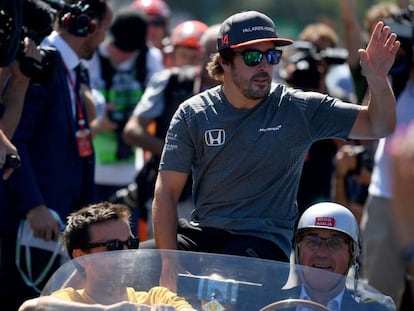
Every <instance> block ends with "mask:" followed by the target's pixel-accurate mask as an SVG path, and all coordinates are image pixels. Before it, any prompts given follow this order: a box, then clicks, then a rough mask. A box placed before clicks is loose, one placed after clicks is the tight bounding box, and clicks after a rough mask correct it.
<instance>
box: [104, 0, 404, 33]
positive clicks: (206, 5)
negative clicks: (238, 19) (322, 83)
mask: <svg viewBox="0 0 414 311" xmlns="http://www.w3.org/2000/svg"><path fill="white" fill-rule="evenodd" d="M165 2H166V3H167V4H168V5H169V7H170V9H171V11H172V16H171V21H170V28H171V29H172V28H174V26H176V25H177V24H178V23H180V22H182V21H184V20H188V19H197V20H201V21H204V22H205V23H206V24H209V25H211V24H215V23H221V22H222V21H224V19H226V18H227V17H228V16H230V15H232V14H234V13H236V12H239V11H246V10H257V11H261V12H263V13H265V14H267V15H268V16H270V17H272V18H273V21H274V22H275V24H276V27H277V32H278V34H279V36H282V37H283V36H284V37H289V38H292V39H296V37H297V35H298V34H299V33H300V31H301V30H302V29H303V28H304V26H305V25H307V24H309V23H314V22H319V21H323V22H325V23H327V24H330V25H332V27H333V28H334V29H335V30H336V31H337V33H338V34H339V35H340V37H343V36H342V33H343V29H342V28H343V26H342V23H341V18H340V12H339V4H338V0H227V1H226V0H198V1H197V0H196V1H189V0H165ZM380 2H396V1H395V0H382V1H381V0H358V1H357V9H358V16H359V17H360V21H362V20H363V16H364V12H365V11H366V9H367V8H369V7H370V6H371V5H373V4H375V3H380ZM112 3H113V7H114V9H117V8H119V7H122V6H125V5H129V3H131V0H112Z"/></svg>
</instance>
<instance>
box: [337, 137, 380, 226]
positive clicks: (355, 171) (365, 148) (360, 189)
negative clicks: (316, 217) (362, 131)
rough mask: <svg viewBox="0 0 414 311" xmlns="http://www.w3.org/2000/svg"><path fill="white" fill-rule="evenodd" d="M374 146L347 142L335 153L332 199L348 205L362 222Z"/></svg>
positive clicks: (358, 220)
mask: <svg viewBox="0 0 414 311" xmlns="http://www.w3.org/2000/svg"><path fill="white" fill-rule="evenodd" d="M373 153H374V146H369V145H368V144H364V145H352V144H346V145H343V146H342V147H340V148H339V150H338V152H337V153H336V155H335V163H334V164H335V171H334V176H333V182H332V193H333V195H332V197H333V198H332V199H333V200H334V201H335V202H336V203H340V204H342V205H344V206H346V207H348V208H349V209H350V210H351V212H352V213H353V214H354V216H355V218H356V219H357V222H358V224H359V223H360V222H361V217H362V208H363V206H364V204H365V200H366V198H367V196H368V186H369V184H370V182H371V173H372V167H373Z"/></svg>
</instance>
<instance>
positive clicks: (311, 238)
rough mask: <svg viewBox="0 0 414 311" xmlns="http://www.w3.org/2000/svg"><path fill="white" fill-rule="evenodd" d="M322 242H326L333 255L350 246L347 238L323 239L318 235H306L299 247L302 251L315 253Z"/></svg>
mask: <svg viewBox="0 0 414 311" xmlns="http://www.w3.org/2000/svg"><path fill="white" fill-rule="evenodd" d="M322 241H325V242H326V246H327V247H328V249H329V251H330V252H332V253H335V252H338V251H341V250H344V249H345V248H347V247H348V245H349V241H348V240H347V239H346V238H342V237H339V236H334V237H329V238H322V237H319V236H317V235H305V236H303V237H302V239H301V240H300V241H299V243H298V246H299V248H301V249H306V250H309V251H315V250H316V249H318V247H319V246H320V245H321V243H322Z"/></svg>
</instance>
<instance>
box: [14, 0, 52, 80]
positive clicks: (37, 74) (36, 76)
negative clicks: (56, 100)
mask: <svg viewBox="0 0 414 311" xmlns="http://www.w3.org/2000/svg"><path fill="white" fill-rule="evenodd" d="M56 13H57V12H56V10H54V9H53V8H52V7H51V6H50V5H49V4H48V3H46V2H43V1H40V0H24V1H23V18H22V27H21V35H20V45H19V48H18V51H17V55H16V59H17V60H18V61H19V64H20V70H21V72H22V73H23V74H25V75H26V76H28V77H30V78H31V79H32V81H33V82H39V83H47V82H48V81H50V80H51V79H52V78H53V77H54V76H55V74H56V68H57V67H56V64H57V61H58V57H59V54H58V52H57V51H56V49H54V48H44V47H41V48H40V54H41V60H40V61H37V60H35V59H34V58H31V57H26V56H25V54H24V38H26V37H28V38H30V39H31V40H33V41H34V43H35V44H36V45H39V44H40V43H41V41H42V40H43V39H44V38H45V37H46V36H48V35H49V34H50V33H51V32H52V30H53V23H54V20H55V17H56Z"/></svg>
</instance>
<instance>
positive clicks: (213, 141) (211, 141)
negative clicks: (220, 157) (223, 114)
mask: <svg viewBox="0 0 414 311" xmlns="http://www.w3.org/2000/svg"><path fill="white" fill-rule="evenodd" d="M204 139H205V140H206V145H207V146H210V147H214V146H221V145H224V142H225V141H226V132H224V130H222V129H215V130H209V131H206V132H205V134H204Z"/></svg>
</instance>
